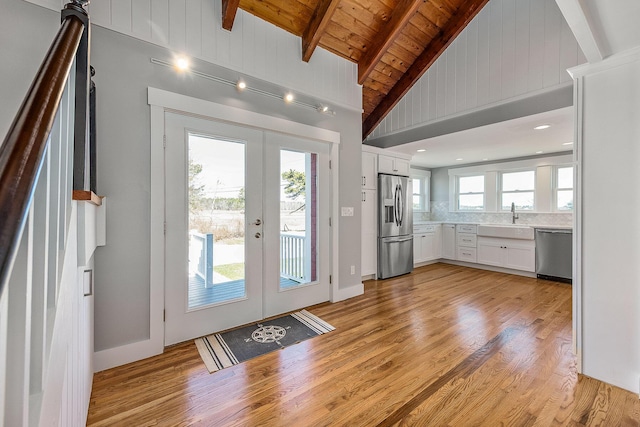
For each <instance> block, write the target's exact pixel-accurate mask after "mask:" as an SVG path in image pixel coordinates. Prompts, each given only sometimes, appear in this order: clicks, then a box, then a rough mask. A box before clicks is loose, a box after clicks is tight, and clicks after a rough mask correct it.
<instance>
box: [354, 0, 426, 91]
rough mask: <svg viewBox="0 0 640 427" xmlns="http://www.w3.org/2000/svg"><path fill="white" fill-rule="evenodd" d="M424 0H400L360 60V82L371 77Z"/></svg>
mask: <svg viewBox="0 0 640 427" xmlns="http://www.w3.org/2000/svg"><path fill="white" fill-rule="evenodd" d="M422 4H423V0H400V2H399V3H398V5H397V6H396V7H395V8H394V9H393V13H392V14H391V19H389V22H386V23H385V24H384V25H383V26H382V28H381V29H380V32H378V34H377V36H376V38H375V39H374V40H373V41H372V42H371V45H370V46H369V48H368V49H367V52H366V53H365V54H364V56H363V57H362V58H360V61H358V83H360V84H363V83H364V81H365V80H366V79H367V77H369V74H370V73H371V71H373V69H374V68H375V66H376V65H377V64H378V62H380V59H381V58H382V56H383V55H384V53H385V52H386V51H387V49H389V46H391V45H392V44H393V42H394V41H395V40H396V37H398V35H399V34H400V32H401V31H402V30H403V28H404V27H405V26H406V25H407V23H408V22H409V20H410V19H411V18H412V17H413V15H415V13H416V12H417V11H418V9H419V8H420V6H422Z"/></svg>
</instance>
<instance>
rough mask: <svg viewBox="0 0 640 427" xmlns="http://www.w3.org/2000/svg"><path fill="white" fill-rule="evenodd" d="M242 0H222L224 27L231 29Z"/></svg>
mask: <svg viewBox="0 0 640 427" xmlns="http://www.w3.org/2000/svg"><path fill="white" fill-rule="evenodd" d="M239 4H240V0H222V28H224V29H225V30H228V31H231V29H232V28H233V21H234V20H235V19H236V12H237V11H238V5H239Z"/></svg>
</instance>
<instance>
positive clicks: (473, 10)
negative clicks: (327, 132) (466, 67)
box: [362, 0, 489, 140]
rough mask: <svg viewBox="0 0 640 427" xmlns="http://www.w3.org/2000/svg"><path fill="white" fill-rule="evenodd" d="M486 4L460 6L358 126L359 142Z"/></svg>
mask: <svg viewBox="0 0 640 427" xmlns="http://www.w3.org/2000/svg"><path fill="white" fill-rule="evenodd" d="M488 2H489V0H466V1H465V2H464V3H462V5H460V8H459V9H458V12H456V14H455V15H454V16H452V17H451V19H450V20H449V22H447V24H446V25H445V26H444V27H443V28H442V29H441V31H440V34H439V35H438V36H436V37H435V38H434V39H433V40H431V42H430V43H429V44H428V45H427V47H426V48H425V49H424V51H422V53H421V54H420V56H418V58H417V59H416V60H415V62H414V63H413V64H412V65H411V67H409V69H408V70H407V72H406V73H405V74H404V75H403V76H402V77H401V78H400V80H399V81H398V82H397V83H396V84H395V86H393V88H392V89H391V91H389V93H388V94H387V95H386V96H385V97H384V98H383V99H382V101H381V102H380V103H379V104H378V105H377V106H376V108H375V109H374V110H373V111H372V112H371V114H369V116H368V117H367V118H366V119H365V120H364V123H363V124H362V139H363V140H364V139H365V138H366V137H367V136H369V134H370V133H371V132H373V130H374V129H375V127H376V126H378V124H379V123H380V122H381V121H382V119H384V117H385V116H386V115H387V114H388V113H389V112H390V111H391V110H392V109H393V107H395V106H396V104H397V103H398V102H399V101H400V99H402V97H403V96H404V95H405V94H406V93H407V92H408V91H409V89H411V87H412V86H413V85H414V83H415V82H417V81H418V79H420V77H422V75H423V74H424V73H425V72H426V71H427V70H428V69H429V67H430V66H431V65H432V64H433V63H434V62H435V61H436V59H438V57H439V56H440V54H442V52H444V51H445V50H446V49H447V47H448V46H449V45H450V44H451V42H452V41H453V40H454V39H455V38H456V37H457V36H458V34H460V33H461V32H462V30H464V28H465V27H466V26H467V24H469V22H471V20H472V19H473V18H475V16H476V15H477V14H478V13H479V12H480V10H481V9H482V8H483V7H484V5H486V4H487V3H488Z"/></svg>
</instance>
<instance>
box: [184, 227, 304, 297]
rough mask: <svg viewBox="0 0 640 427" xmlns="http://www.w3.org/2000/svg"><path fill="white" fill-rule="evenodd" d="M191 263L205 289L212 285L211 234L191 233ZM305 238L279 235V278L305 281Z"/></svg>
mask: <svg viewBox="0 0 640 427" xmlns="http://www.w3.org/2000/svg"><path fill="white" fill-rule="evenodd" d="M190 236H191V242H190V248H191V250H192V251H193V253H190V258H191V257H195V258H194V259H191V261H193V262H195V263H196V268H195V271H194V273H195V274H196V275H197V276H198V277H200V278H201V279H202V280H203V281H204V283H205V287H207V288H208V287H211V286H213V285H214V283H213V245H214V242H213V234H211V233H208V234H202V233H196V232H191V233H190ZM304 254H305V236H304V235H302V236H301V235H298V234H292V233H280V277H283V278H285V279H291V280H294V281H296V282H303V281H304V280H305V255H304Z"/></svg>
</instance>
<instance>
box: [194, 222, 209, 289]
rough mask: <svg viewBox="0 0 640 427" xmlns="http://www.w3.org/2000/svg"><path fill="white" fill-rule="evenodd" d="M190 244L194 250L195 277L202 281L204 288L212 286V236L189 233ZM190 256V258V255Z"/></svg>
mask: <svg viewBox="0 0 640 427" xmlns="http://www.w3.org/2000/svg"><path fill="white" fill-rule="evenodd" d="M191 239H193V240H192V242H191V244H192V245H193V246H192V247H193V249H196V254H197V255H196V256H197V268H196V271H195V273H196V275H197V276H199V277H200V278H201V279H202V280H203V281H204V287H205V288H209V287H211V286H213V234H211V233H208V234H201V233H194V232H192V233H191ZM190 256H192V255H191V254H190Z"/></svg>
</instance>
